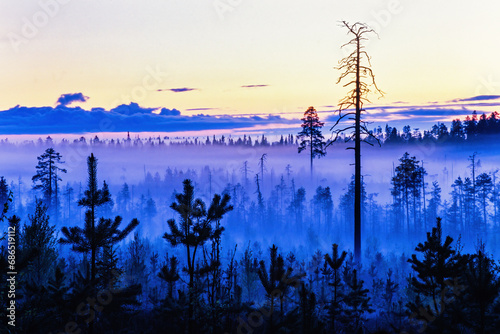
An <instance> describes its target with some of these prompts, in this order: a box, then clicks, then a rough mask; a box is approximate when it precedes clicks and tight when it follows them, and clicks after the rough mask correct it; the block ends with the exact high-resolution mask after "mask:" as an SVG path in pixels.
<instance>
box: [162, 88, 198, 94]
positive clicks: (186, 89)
mask: <svg viewBox="0 0 500 334" xmlns="http://www.w3.org/2000/svg"><path fill="white" fill-rule="evenodd" d="M193 90H199V89H198V88H188V87H182V88H167V89H158V90H157V91H159V92H165V91H170V92H174V93H184V92H190V91H193Z"/></svg>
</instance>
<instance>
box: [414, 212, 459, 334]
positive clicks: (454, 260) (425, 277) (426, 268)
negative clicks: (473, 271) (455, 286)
mask: <svg viewBox="0 0 500 334" xmlns="http://www.w3.org/2000/svg"><path fill="white" fill-rule="evenodd" d="M452 242H453V239H452V238H451V237H450V236H447V237H446V238H445V240H443V236H442V228H441V218H439V217H438V218H437V219H436V227H434V228H432V232H430V233H429V232H427V240H426V241H425V242H424V243H423V244H422V243H419V244H418V245H417V247H416V248H415V251H417V252H419V253H421V254H422V256H423V258H422V259H419V258H418V257H417V255H416V254H412V256H411V259H409V260H408V262H409V263H411V267H412V269H413V270H414V271H415V273H416V276H413V277H411V281H410V282H411V287H412V290H413V292H414V293H415V294H416V295H417V298H416V299H415V300H413V301H410V302H409V304H408V307H409V309H410V311H411V312H413V313H412V317H413V318H416V319H418V320H422V321H424V322H425V324H426V325H427V326H428V327H436V330H437V332H440V333H442V332H443V330H444V328H446V326H447V325H446V322H443V321H434V320H436V318H437V317H439V316H442V317H444V316H445V315H446V313H445V310H446V304H448V303H449V298H450V296H451V295H452V293H451V291H450V289H449V288H448V286H449V285H450V284H452V283H454V282H455V280H458V279H459V278H460V276H461V273H462V272H463V259H462V258H461V256H460V255H459V254H457V252H456V250H454V249H452V247H451V244H452Z"/></svg>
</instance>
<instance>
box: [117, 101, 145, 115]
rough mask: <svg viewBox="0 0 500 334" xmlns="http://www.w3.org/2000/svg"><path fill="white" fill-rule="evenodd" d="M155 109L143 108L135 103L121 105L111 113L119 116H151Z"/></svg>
mask: <svg viewBox="0 0 500 334" xmlns="http://www.w3.org/2000/svg"><path fill="white" fill-rule="evenodd" d="M153 110H155V108H143V107H141V106H139V105H138V104H137V103H134V102H132V103H130V104H122V105H119V106H118V107H116V108H113V109H111V110H110V111H111V112H116V113H118V114H121V115H127V116H130V115H135V114H151V113H152V112H153Z"/></svg>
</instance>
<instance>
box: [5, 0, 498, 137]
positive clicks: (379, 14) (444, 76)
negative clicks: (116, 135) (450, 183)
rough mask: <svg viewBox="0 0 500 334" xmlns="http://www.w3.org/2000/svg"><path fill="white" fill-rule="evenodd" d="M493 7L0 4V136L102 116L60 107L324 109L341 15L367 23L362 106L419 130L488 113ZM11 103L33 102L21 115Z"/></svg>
mask: <svg viewBox="0 0 500 334" xmlns="http://www.w3.org/2000/svg"><path fill="white" fill-rule="evenodd" d="M499 12H500V3H499V2H498V1H493V0H485V1H481V2H480V3H471V2H458V1H457V2H453V3H451V2H450V1H436V0H434V1H427V0H420V1H409V0H369V1H366V0H365V1H359V0H358V1H332V0H328V1H326V0H325V1H323V0H313V1H307V2H306V1H296V0H288V1H282V0H273V1H264V0H252V1H249V0H209V1H205V0H197V1H194V0H182V1H181V0H169V1H165V0H148V1H131V0H121V1H119V2H118V1H109V0H99V1H92V0H89V1H77V0H40V1H18V0H3V1H2V2H0V57H1V59H2V61H1V62H0V74H1V78H2V79H1V80H0V110H2V111H4V113H3V114H2V112H0V115H3V116H4V117H3V118H5V119H7V121H4V123H0V134H8V133H23V132H26V133H33V131H35V132H36V131H38V132H40V133H47V132H60V131H67V132H85V131H89V129H92V128H96V127H97V128H98V127H100V125H99V123H98V122H100V121H101V120H102V119H101V118H99V117H95V115H94V114H91V115H88V114H85V115H84V116H82V117H83V118H84V119H90V120H89V123H86V124H85V126H80V127H79V128H78V129H75V128H74V127H72V123H75V120H72V118H71V115H69V116H68V115H66V116H65V114H64V113H65V112H66V113H70V114H72V113H75V112H76V113H83V112H82V111H81V110H84V111H87V112H88V113H90V111H91V110H99V111H101V112H103V113H106V112H109V111H112V110H114V109H116V107H117V106H120V105H125V106H128V109H130V110H132V109H133V110H136V109H137V108H136V106H140V107H141V108H142V109H145V110H148V113H152V114H154V115H157V114H158V113H161V110H163V109H165V110H169V111H172V110H175V111H176V112H174V114H175V115H174V114H168V115H161V116H162V117H161V118H158V117H157V118H151V117H150V118H151V120H145V121H144V122H142V123H140V124H141V125H138V124H137V123H136V122H135V120H136V119H135V118H134V117H135V116H137V115H135V116H134V115H131V114H128V115H126V114H125V115H124V114H123V113H122V114H121V115H119V117H122V119H125V118H128V121H127V122H128V123H129V124H135V127H133V129H132V131H149V130H148V129H151V127H153V128H154V131H158V129H157V127H158V126H159V125H158V124H162V122H166V123H169V124H171V127H174V126H175V125H174V124H178V125H179V128H178V129H181V130H186V131H187V130H193V129H225V128H231V122H233V123H234V126H233V127H234V128H242V127H248V126H250V127H252V126H266V125H269V124H271V123H272V124H289V123H293V122H290V119H295V120H298V119H299V118H300V116H301V113H303V112H304V111H305V110H306V109H307V107H308V106H315V107H316V109H317V110H318V111H320V112H323V113H325V114H324V117H325V118H328V117H330V118H331V117H332V113H333V111H334V110H335V106H336V105H337V104H338V102H339V100H340V99H341V98H342V97H343V96H344V95H345V93H346V88H344V87H342V85H341V84H337V83H336V82H337V78H338V76H339V75H340V72H339V71H338V70H336V69H335V66H336V65H337V64H338V61H339V60H340V59H341V58H342V57H344V56H345V55H346V51H343V50H342V49H341V48H340V46H341V45H342V44H344V43H345V42H347V41H348V40H349V36H348V35H347V34H346V29H345V28H343V27H342V26H341V24H340V23H339V22H340V21H342V20H345V21H348V22H351V23H353V22H356V21H360V22H365V23H367V24H368V25H369V26H370V27H372V28H373V29H374V30H376V31H377V32H378V37H377V36H376V35H373V36H372V37H371V38H370V39H369V40H368V41H367V44H366V50H367V51H368V53H369V54H370V55H371V64H372V68H373V71H374V73H375V75H376V80H377V83H378V86H379V87H380V88H381V89H382V90H383V91H384V92H385V95H384V96H383V97H382V98H379V97H378V96H372V97H371V101H372V103H373V104H369V105H367V106H366V107H367V108H372V114H373V113H375V111H374V110H378V112H376V114H377V115H371V116H372V117H373V119H374V120H375V122H377V123H380V124H383V123H387V122H399V123H401V122H407V123H411V122H415V123H416V124H417V125H416V127H425V126H426V124H429V127H430V125H431V122H435V121H436V120H442V121H444V120H446V121H449V120H450V117H452V116H455V115H465V114H469V113H470V111H471V110H478V111H479V112H481V111H486V112H491V111H493V110H497V106H498V105H499V104H500V103H499V101H500V100H498V99H496V98H490V99H488V100H479V101H482V102H488V103H487V104H486V105H485V104H483V105H477V102H478V98H476V97H477V96H481V95H490V96H493V97H496V96H498V95H500V68H499V66H498V65H497V64H498V54H500V44H499V43H496V40H497V38H498V36H497V34H498V32H499V31H500V21H499V20H498V19H497V15H498V13H499ZM65 94H66V95H65ZM65 98H66V99H65ZM68 98H69V100H68ZM468 99H469V100H468ZM459 100H461V101H459ZM453 101H455V102H453ZM456 101H459V102H456ZM450 104H452V105H450ZM18 105H19V106H21V107H20V108H17V109H16V108H14V107H15V106H18ZM22 107H28V108H32V109H30V112H26V113H25V114H24V116H23V115H21V114H20V113H17V111H19V110H20V109H22ZM41 107H50V108H51V109H50V112H46V111H47V110H49V109H39V108H41ZM396 107H398V108H399V109H397V110H398V112H397V113H394V112H393V111H394V108H396ZM74 108H76V109H77V111H75V112H73V111H71V110H73V109H74ZM78 108H81V110H80V109H78ZM134 108H135V109H134ZM162 108H163V109H162ZM125 109H126V108H125ZM61 110H62V111H61ZM68 110H70V111H68ZM122 110H123V108H122ZM177 111H178V112H179V113H177ZM33 114H36V117H33ZM200 114H203V116H199V115H200ZM368 114H370V112H368ZM106 115H107V116H109V117H108V118H109V119H111V121H112V122H115V121H114V120H115V119H116V117H115V116H116V115H111V114H106ZM110 115H111V116H110ZM140 115H142V116H144V115H143V113H142V112H141V113H140ZM219 115H224V116H223V117H222V120H220V118H219V117H218V116H219ZM235 115H236V116H239V117H237V118H235V117H234V116H235ZM269 115H271V116H269ZM320 115H321V113H320ZM59 116H60V117H59ZM132 116H133V117H132ZM149 116H152V115H146V117H145V118H148V117H149ZM190 116H193V118H190ZM278 116H279V117H278ZM375 116H376V117H375ZM23 117H24V118H23ZM200 117H202V118H203V117H204V121H207V122H204V121H200V120H199V118H200ZM255 117H257V118H260V119H255ZM276 117H278V118H279V120H278V121H277V118H276ZM143 118H144V117H143ZM54 119H55V120H59V121H58V122H56V123H57V124H56V125H57V126H55V127H48V128H47V127H46V128H43V127H40V128H39V130H37V124H39V123H40V122H42V123H43V121H45V122H46V123H47V124H49V125H50V124H52V123H53V122H54ZM62 119H65V120H66V121H64V122H63V121H62ZM173 119H175V120H177V121H179V122H177V123H175V122H173V123H172V122H170V121H171V120H173ZM22 120H29V121H28V122H23V121H22ZM158 120H161V121H160V122H158ZM80 121H81V119H80ZM6 122H7V123H6ZM30 122H31V123H30ZM65 122H66V123H65ZM190 122H192V123H196V124H199V126H198V127H197V126H194V125H189V126H186V124H188V123H190ZM155 123H156V125H155ZM180 123H182V124H184V125H183V126H180ZM66 124H67V129H66V130H64V128H65V125H66ZM80 124H81V123H80ZM114 124H115V123H114ZM203 124H205V125H203ZM401 124H402V123H401ZM124 127H125V128H126V127H127V126H125V125H123V126H122V125H120V124H116V126H115V128H116V131H124V130H123V128H124ZM151 131H153V130H151ZM166 131H172V130H170V129H167V130H166Z"/></svg>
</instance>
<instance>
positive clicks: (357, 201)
mask: <svg viewBox="0 0 500 334" xmlns="http://www.w3.org/2000/svg"><path fill="white" fill-rule="evenodd" d="M360 47H361V45H360V37H359V36H357V38H356V57H357V58H356V124H355V130H354V131H355V144H354V145H355V146H354V164H355V172H354V257H355V259H356V262H358V263H360V262H361V87H360V85H361V80H360V71H359V65H360V64H359V63H360Z"/></svg>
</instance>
